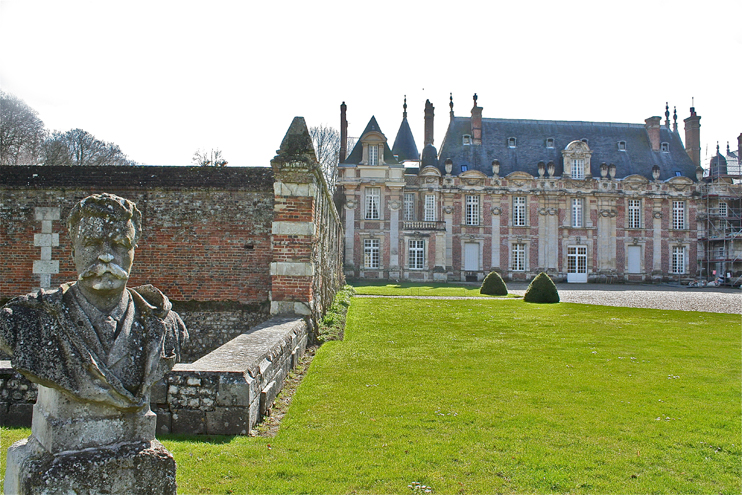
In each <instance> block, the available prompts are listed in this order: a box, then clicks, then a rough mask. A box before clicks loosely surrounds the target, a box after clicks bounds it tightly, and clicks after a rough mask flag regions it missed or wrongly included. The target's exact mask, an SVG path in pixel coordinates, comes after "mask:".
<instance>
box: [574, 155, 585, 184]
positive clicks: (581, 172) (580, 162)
mask: <svg viewBox="0 0 742 495" xmlns="http://www.w3.org/2000/svg"><path fill="white" fill-rule="evenodd" d="M572 178H573V179H579V180H582V179H584V178H585V160H584V159H582V158H575V159H574V160H572Z"/></svg>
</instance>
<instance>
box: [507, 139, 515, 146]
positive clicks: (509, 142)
mask: <svg viewBox="0 0 742 495" xmlns="http://www.w3.org/2000/svg"><path fill="white" fill-rule="evenodd" d="M508 148H515V138H514V137H511V138H508Z"/></svg>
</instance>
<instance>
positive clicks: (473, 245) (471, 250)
mask: <svg viewBox="0 0 742 495" xmlns="http://www.w3.org/2000/svg"><path fill="white" fill-rule="evenodd" d="M464 271H466V272H477V271H479V243H478V242H467V243H465V244H464Z"/></svg>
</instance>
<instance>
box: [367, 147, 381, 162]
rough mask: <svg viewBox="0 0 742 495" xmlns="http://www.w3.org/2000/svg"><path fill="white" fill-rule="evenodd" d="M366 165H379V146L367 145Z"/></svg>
mask: <svg viewBox="0 0 742 495" xmlns="http://www.w3.org/2000/svg"><path fill="white" fill-rule="evenodd" d="M368 164H369V165H378V164H379V146H378V145H376V144H369V145H368Z"/></svg>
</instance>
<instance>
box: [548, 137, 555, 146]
mask: <svg viewBox="0 0 742 495" xmlns="http://www.w3.org/2000/svg"><path fill="white" fill-rule="evenodd" d="M546 147H547V148H554V138H546Z"/></svg>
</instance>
